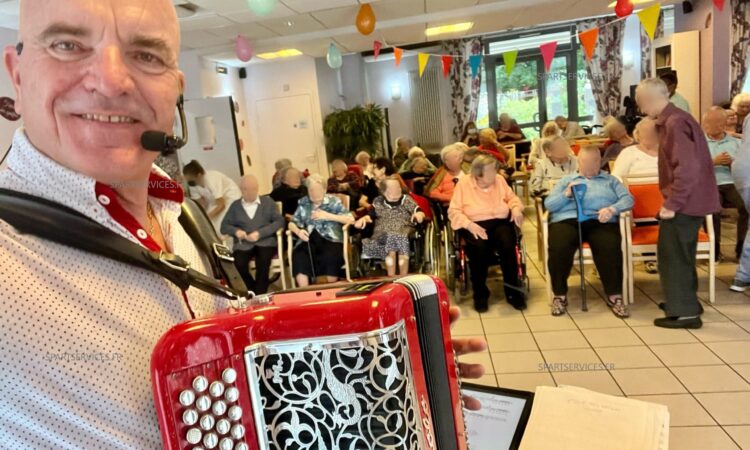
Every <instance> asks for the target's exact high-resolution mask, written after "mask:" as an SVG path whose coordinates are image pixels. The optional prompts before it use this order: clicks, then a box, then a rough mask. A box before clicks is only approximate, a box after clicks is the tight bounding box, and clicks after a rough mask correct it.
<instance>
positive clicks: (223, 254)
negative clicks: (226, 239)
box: [213, 243, 234, 262]
mask: <svg viewBox="0 0 750 450" xmlns="http://www.w3.org/2000/svg"><path fill="white" fill-rule="evenodd" d="M213 250H214V255H216V257H217V258H219V259H223V260H224V261H229V262H234V256H233V255H232V251H231V250H229V248H228V247H227V246H226V245H224V244H219V243H214V244H213Z"/></svg>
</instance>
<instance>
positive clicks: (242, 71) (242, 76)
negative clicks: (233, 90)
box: [240, 67, 247, 80]
mask: <svg viewBox="0 0 750 450" xmlns="http://www.w3.org/2000/svg"><path fill="white" fill-rule="evenodd" d="M245 78H247V69H245V68H244V67H240V80H244V79H245Z"/></svg>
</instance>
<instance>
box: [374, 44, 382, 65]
mask: <svg viewBox="0 0 750 450" xmlns="http://www.w3.org/2000/svg"><path fill="white" fill-rule="evenodd" d="M382 48H383V43H382V42H380V41H375V42H373V43H372V52H373V54H374V55H375V61H377V60H378V56H380V49H382Z"/></svg>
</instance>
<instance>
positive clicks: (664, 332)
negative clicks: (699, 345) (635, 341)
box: [633, 325, 698, 345]
mask: <svg viewBox="0 0 750 450" xmlns="http://www.w3.org/2000/svg"><path fill="white" fill-rule="evenodd" d="M633 331H635V332H636V334H637V335H638V336H640V338H641V339H643V342H645V343H646V344H647V345H658V344H685V343H689V342H698V340H697V339H696V338H695V336H693V335H692V334H690V333H689V332H688V331H687V330H672V329H668V328H659V327H655V326H653V325H650V326H645V327H633Z"/></svg>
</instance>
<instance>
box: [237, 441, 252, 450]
mask: <svg viewBox="0 0 750 450" xmlns="http://www.w3.org/2000/svg"><path fill="white" fill-rule="evenodd" d="M234 450H249V447H248V446H247V444H245V443H244V442H238V443H237V445H235V446H234Z"/></svg>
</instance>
